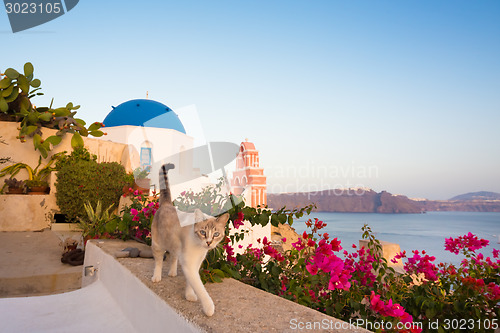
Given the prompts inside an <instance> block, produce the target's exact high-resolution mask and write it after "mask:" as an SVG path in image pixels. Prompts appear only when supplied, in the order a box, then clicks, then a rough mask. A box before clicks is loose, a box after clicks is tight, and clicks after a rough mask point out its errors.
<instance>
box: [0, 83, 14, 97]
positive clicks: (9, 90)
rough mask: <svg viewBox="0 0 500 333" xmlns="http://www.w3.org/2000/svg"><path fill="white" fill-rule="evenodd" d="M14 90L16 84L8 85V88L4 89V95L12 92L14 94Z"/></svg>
mask: <svg viewBox="0 0 500 333" xmlns="http://www.w3.org/2000/svg"><path fill="white" fill-rule="evenodd" d="M12 91H14V85H11V86H9V87H7V89H5V90H4V91H2V97H7V96H10V94H12Z"/></svg>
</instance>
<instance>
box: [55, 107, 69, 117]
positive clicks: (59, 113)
mask: <svg viewBox="0 0 500 333" xmlns="http://www.w3.org/2000/svg"><path fill="white" fill-rule="evenodd" d="M52 113H54V115H55V116H56V117H63V116H67V115H69V111H68V109H66V108H57V109H54V110H52Z"/></svg>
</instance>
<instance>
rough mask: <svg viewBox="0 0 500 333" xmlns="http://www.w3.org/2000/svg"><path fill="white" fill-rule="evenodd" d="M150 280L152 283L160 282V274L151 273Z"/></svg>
mask: <svg viewBox="0 0 500 333" xmlns="http://www.w3.org/2000/svg"><path fill="white" fill-rule="evenodd" d="M151 281H153V282H154V283H156V282H160V281H161V274H153V277H152V278H151Z"/></svg>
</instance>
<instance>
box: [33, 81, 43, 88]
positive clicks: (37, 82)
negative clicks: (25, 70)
mask: <svg viewBox="0 0 500 333" xmlns="http://www.w3.org/2000/svg"><path fill="white" fill-rule="evenodd" d="M41 84H42V82H41V81H40V80H38V79H34V80H33V81H31V83H30V85H31V86H32V87H33V88H38V87H40V85H41Z"/></svg>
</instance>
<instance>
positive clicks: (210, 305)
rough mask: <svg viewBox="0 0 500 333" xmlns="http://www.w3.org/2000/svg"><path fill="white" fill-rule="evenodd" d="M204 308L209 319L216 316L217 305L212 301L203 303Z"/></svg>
mask: <svg viewBox="0 0 500 333" xmlns="http://www.w3.org/2000/svg"><path fill="white" fill-rule="evenodd" d="M202 307H203V312H204V313H205V315H207V316H208V317H212V316H213V315H214V312H215V305H214V302H213V301H212V300H211V299H208V300H207V301H205V302H203V303H202Z"/></svg>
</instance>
